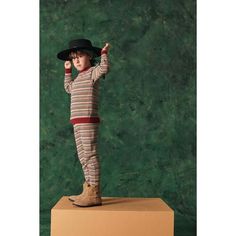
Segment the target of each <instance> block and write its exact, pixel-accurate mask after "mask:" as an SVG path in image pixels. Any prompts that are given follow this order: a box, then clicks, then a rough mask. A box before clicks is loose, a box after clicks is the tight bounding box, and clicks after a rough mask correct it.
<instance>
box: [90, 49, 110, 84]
mask: <svg viewBox="0 0 236 236" xmlns="http://www.w3.org/2000/svg"><path fill="white" fill-rule="evenodd" d="M108 71H109V63H108V56H107V51H105V50H103V51H102V52H101V63H100V65H98V66H96V67H95V68H94V70H93V73H92V81H93V84H94V83H95V82H96V81H97V80H98V79H99V78H101V77H102V76H103V75H104V74H107V73H108Z"/></svg>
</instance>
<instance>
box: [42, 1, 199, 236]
mask: <svg viewBox="0 0 236 236" xmlns="http://www.w3.org/2000/svg"><path fill="white" fill-rule="evenodd" d="M195 15H196V12H195V1H193V0H189V1H187V0H179V1H174V0H159V1H158V0H156V1H150V0H146V1H143V0H140V1H138V0H136V1H134V0H130V1H125V0H119V1H118V0H117V1H114V0H113V1H112V0H107V1H105V0H93V1H85V0H81V1H78V0H64V1H63V0H57V1H56V0H54V1H52V0H41V3H40V206H41V207H40V208H41V214H40V216H41V235H42V236H46V235H49V229H50V209H51V208H52V207H53V206H54V204H55V203H56V202H57V201H58V200H59V198H60V197H61V196H63V195H70V194H75V193H80V191H81V190H82V183H83V180H84V179H83V173H82V169H81V165H80V163H79V161H78V159H77V153H76V147H75V142H74V137H73V129H72V126H71V125H70V123H69V116H70V110H69V102H70V97H69V95H68V94H67V93H66V92H65V91H64V87H63V80H64V67H63V62H62V61H59V60H58V59H57V58H56V54H57V53H58V52H59V51H60V50H62V49H64V48H65V47H67V45H68V41H70V40H71V39H75V38H80V37H85V38H89V39H90V40H91V41H92V42H93V44H94V45H96V46H98V47H103V46H104V43H105V42H109V43H110V44H111V50H110V54H109V59H110V66H111V67H110V72H109V74H108V75H107V77H106V79H105V80H102V81H101V83H100V116H101V119H102V123H101V125H100V134H99V137H100V139H99V153H100V160H101V175H102V179H101V184H102V195H103V196H118V197H119V196H122V197H123V196H124V197H161V198H162V199H164V200H165V201H166V202H167V203H168V204H169V205H170V206H171V207H172V208H173V209H174V210H175V214H176V215H175V216H176V218H175V235H177V236H178V235H179V236H180V235H181V236H185V235H186V236H187V235H188V236H190V235H191V236H192V235H195V234H196V232H195V221H196V209H195V208H196V71H195V69H196V68H195V67H196V33H195V30H196V22H195Z"/></svg>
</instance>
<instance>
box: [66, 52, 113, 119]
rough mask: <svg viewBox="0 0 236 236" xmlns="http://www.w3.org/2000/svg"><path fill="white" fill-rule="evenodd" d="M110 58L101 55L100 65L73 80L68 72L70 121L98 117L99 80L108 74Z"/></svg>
mask: <svg viewBox="0 0 236 236" xmlns="http://www.w3.org/2000/svg"><path fill="white" fill-rule="evenodd" d="M108 68H109V65H108V57H107V54H106V53H104V54H102V55H101V63H100V65H97V66H93V67H90V68H89V69H87V70H85V71H83V72H81V73H79V74H78V76H77V77H76V78H75V79H74V80H72V78H71V73H70V72H69V71H66V73H65V79H64V88H65V91H66V92H67V93H69V94H71V105H70V108H71V114H70V119H71V120H73V119H75V118H79V117H98V116H99V114H98V104H99V80H98V79H99V78H101V77H102V76H103V75H104V74H106V73H107V72H108Z"/></svg>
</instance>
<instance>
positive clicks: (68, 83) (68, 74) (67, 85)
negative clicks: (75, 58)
mask: <svg viewBox="0 0 236 236" xmlns="http://www.w3.org/2000/svg"><path fill="white" fill-rule="evenodd" d="M71 74H72V67H71V63H70V62H65V79H64V88H65V90H66V92H67V93H71V86H72V83H73V80H72V79H71Z"/></svg>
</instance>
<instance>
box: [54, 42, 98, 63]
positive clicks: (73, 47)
mask: <svg viewBox="0 0 236 236" xmlns="http://www.w3.org/2000/svg"><path fill="white" fill-rule="evenodd" d="M78 50H86V51H89V52H91V53H92V54H93V57H99V56H101V50H102V49H101V48H97V47H93V46H92V43H91V42H90V40H88V39H75V40H72V41H70V42H69V48H68V49H66V50H63V51H61V52H59V53H58V54H57V58H58V59H60V60H63V61H69V60H70V58H69V55H70V53H71V52H76V51H78Z"/></svg>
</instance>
